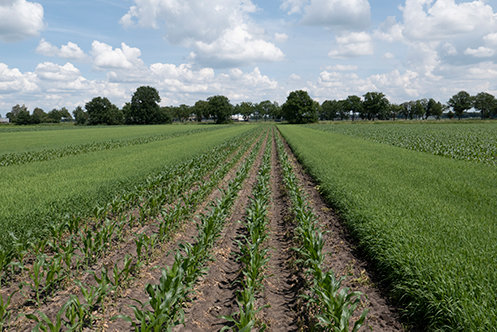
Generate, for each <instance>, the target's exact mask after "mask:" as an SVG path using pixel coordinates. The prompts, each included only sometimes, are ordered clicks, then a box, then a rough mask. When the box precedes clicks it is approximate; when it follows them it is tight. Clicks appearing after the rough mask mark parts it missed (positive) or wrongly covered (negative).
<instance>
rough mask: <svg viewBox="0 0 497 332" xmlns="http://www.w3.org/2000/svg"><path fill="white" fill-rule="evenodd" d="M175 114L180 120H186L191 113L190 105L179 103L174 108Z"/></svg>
mask: <svg viewBox="0 0 497 332" xmlns="http://www.w3.org/2000/svg"><path fill="white" fill-rule="evenodd" d="M174 110H175V113H176V116H177V117H178V119H180V121H181V122H184V121H187V120H188V118H189V117H190V115H191V114H192V109H191V107H190V106H188V105H185V104H181V105H179V106H178V107H175V108H174Z"/></svg>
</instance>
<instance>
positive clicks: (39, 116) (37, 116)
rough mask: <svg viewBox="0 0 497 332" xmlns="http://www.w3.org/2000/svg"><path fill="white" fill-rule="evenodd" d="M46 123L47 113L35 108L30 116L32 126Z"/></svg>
mask: <svg viewBox="0 0 497 332" xmlns="http://www.w3.org/2000/svg"><path fill="white" fill-rule="evenodd" d="M46 121H47V113H45V111H44V110H42V109H41V108H39V107H35V109H34V110H33V114H32V115H31V122H32V123H34V124H38V123H43V122H46Z"/></svg>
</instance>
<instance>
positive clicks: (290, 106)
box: [6, 86, 497, 125]
mask: <svg viewBox="0 0 497 332" xmlns="http://www.w3.org/2000/svg"><path fill="white" fill-rule="evenodd" d="M160 101H161V98H160V96H159V92H158V91H157V89H155V88H153V87H150V86H141V87H139V88H138V89H137V90H136V92H135V93H134V94H133V96H132V97H131V101H130V102H127V103H126V104H125V105H124V106H123V107H122V108H121V109H120V108H118V107H117V106H116V105H114V104H112V103H111V102H110V101H109V99H107V98H106V97H95V98H93V99H92V100H91V101H89V102H87V103H86V104H85V105H84V108H83V107H82V106H78V107H76V108H75V109H74V111H73V112H72V116H71V114H70V113H69V111H68V110H67V109H66V108H65V107H63V108H61V109H60V110H57V109H53V110H52V111H50V112H48V113H45V112H44V111H43V110H42V109H40V108H35V109H34V110H33V114H30V113H29V111H28V110H27V107H26V106H25V105H23V106H20V105H16V106H14V107H12V111H11V112H9V113H7V115H6V116H7V117H8V118H9V119H10V122H12V123H16V124H20V125H25V124H38V123H59V122H61V121H75V122H76V124H78V125H101V124H106V125H118V124H165V123H171V122H173V120H177V121H198V122H201V121H202V119H206V118H212V119H213V120H214V121H215V122H216V123H219V124H220V123H228V122H231V116H232V115H235V114H239V115H241V116H242V117H243V119H244V120H245V121H248V120H249V118H251V117H252V118H255V119H261V120H268V119H276V120H278V119H284V120H287V121H288V122H289V123H312V122H317V121H319V120H334V119H337V118H338V119H341V120H346V119H352V121H354V120H355V119H356V118H361V119H363V120H372V121H374V120H375V119H378V120H387V119H393V120H395V119H396V118H399V117H402V118H405V119H411V120H412V119H428V117H430V116H432V117H435V118H436V119H440V117H441V116H442V114H443V113H446V114H447V116H448V117H449V118H453V117H454V116H457V117H458V118H459V119H461V118H462V117H463V114H464V113H465V112H466V111H467V110H469V109H471V108H474V109H475V110H477V111H478V112H480V116H481V119H486V118H489V117H491V116H492V115H497V99H496V98H495V97H494V96H493V95H491V94H489V93H486V92H480V93H478V94H477V95H475V96H471V95H470V94H469V93H467V92H466V91H460V92H458V93H457V94H455V95H454V96H452V97H451V98H450V99H449V101H448V102H447V103H446V104H442V103H441V102H440V101H436V100H434V99H433V98H430V99H426V98H424V99H419V100H414V101H407V102H404V103H401V104H395V103H390V101H389V100H388V99H387V98H386V97H385V95H384V94H383V93H382V92H367V93H366V94H364V95H363V96H362V97H359V96H356V95H351V96H348V97H347V98H346V99H343V100H325V101H324V102H323V103H322V104H319V103H318V102H317V101H314V100H313V99H312V98H311V97H310V96H309V94H308V93H307V91H303V90H297V91H292V92H290V93H289V95H288V97H287V100H286V102H285V103H284V104H283V105H281V106H280V105H278V103H277V102H271V101H269V100H265V101H262V102H260V103H252V102H241V103H240V104H236V105H232V104H231V103H230V100H229V99H228V98H227V97H225V96H222V95H216V96H211V97H209V98H207V100H199V101H197V102H196V103H195V104H194V105H192V106H189V105H185V104H181V105H179V106H163V107H160V106H159V103H160Z"/></svg>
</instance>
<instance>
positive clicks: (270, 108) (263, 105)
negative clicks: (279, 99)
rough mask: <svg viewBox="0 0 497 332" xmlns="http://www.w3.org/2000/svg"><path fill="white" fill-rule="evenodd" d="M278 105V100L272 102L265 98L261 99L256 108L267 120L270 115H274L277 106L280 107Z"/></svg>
mask: <svg viewBox="0 0 497 332" xmlns="http://www.w3.org/2000/svg"><path fill="white" fill-rule="evenodd" d="M277 105H278V103H276V102H275V103H272V102H271V101H269V100H264V101H261V102H260V103H259V104H257V105H256V107H255V108H256V109H257V110H258V112H259V113H260V114H261V115H262V117H263V118H264V121H266V120H267V119H269V118H270V117H274V113H275V108H276V107H278V106H277Z"/></svg>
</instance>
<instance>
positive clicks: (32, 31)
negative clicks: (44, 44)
mask: <svg viewBox="0 0 497 332" xmlns="http://www.w3.org/2000/svg"><path fill="white" fill-rule="evenodd" d="M44 27H45V23H43V6H42V5H40V4H39V3H36V2H28V1H26V0H2V1H0V39H1V40H3V41H4V42H16V41H20V40H23V39H26V38H28V37H34V36H38V34H39V33H40V31H41V30H43V28H44Z"/></svg>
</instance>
